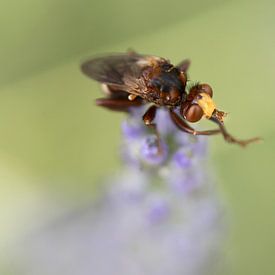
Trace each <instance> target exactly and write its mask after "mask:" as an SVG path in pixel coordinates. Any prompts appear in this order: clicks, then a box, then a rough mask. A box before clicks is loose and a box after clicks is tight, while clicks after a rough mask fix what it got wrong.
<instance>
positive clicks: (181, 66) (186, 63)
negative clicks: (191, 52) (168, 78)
mask: <svg viewBox="0 0 275 275" xmlns="http://www.w3.org/2000/svg"><path fill="white" fill-rule="evenodd" d="M190 64H191V61H190V60H189V59H184V60H182V61H181V62H180V63H179V64H178V65H177V68H178V69H179V70H180V71H181V72H185V73H186V72H187V70H188V68H189V66H190Z"/></svg>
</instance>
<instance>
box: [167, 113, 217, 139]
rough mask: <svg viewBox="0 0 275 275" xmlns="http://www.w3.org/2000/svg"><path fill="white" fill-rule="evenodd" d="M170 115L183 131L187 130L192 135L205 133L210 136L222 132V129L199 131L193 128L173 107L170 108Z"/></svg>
mask: <svg viewBox="0 0 275 275" xmlns="http://www.w3.org/2000/svg"><path fill="white" fill-rule="evenodd" d="M170 116H171V119H172V121H173V122H174V123H175V124H176V126H177V127H178V128H179V129H180V130H182V131H183V132H186V133H188V134H191V135H195V136H196V135H204V136H210V135H216V134H219V133H221V129H214V130H206V131H197V130H195V129H193V128H192V127H191V126H190V125H189V124H188V123H187V122H186V121H185V120H183V119H182V118H181V117H180V116H179V115H178V114H177V113H175V112H174V111H173V110H172V109H170Z"/></svg>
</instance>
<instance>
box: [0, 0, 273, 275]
mask: <svg viewBox="0 0 275 275" xmlns="http://www.w3.org/2000/svg"><path fill="white" fill-rule="evenodd" d="M1 4H2V5H1V10H0V37H1V47H0V60H1V62H0V72H1V73H0V190H1V191H0V209H1V210H0V261H1V259H4V258H5V255H6V253H7V252H8V251H9V248H10V247H11V246H12V244H13V243H14V242H15V241H16V240H19V239H20V238H22V237H23V236H24V235H25V234H26V233H27V232H29V231H30V230H34V229H35V228H39V227H41V225H42V224H46V223H47V221H49V220H51V219H53V218H54V217H55V216H58V215H60V214H61V213H63V212H67V211H69V209H71V208H74V207H77V206H79V205H83V204H85V203H86V202H89V201H91V200H92V199H94V198H95V197H96V196H97V195H98V193H99V192H100V190H101V181H102V180H103V179H104V177H105V175H110V174H111V173H112V171H114V170H115V169H116V168H117V167H118V166H119V162H118V146H119V141H120V122H121V120H122V118H123V115H122V114H114V113H111V112H107V111H105V110H101V109H100V108H96V107H95V106H94V100H95V98H97V97H98V96H100V89H99V87H98V85H97V84H96V83H94V82H92V81H91V80H89V79H87V78H85V77H84V76H83V75H82V74H81V72H80V70H79V64H80V63H81V62H82V61H83V60H85V59H86V58H88V57H89V56H92V55H94V54H99V53H105V52H124V51H125V50H127V49H129V48H132V49H135V50H136V51H139V52H141V53H152V54H155V55H159V56H163V57H168V58H169V59H170V60H171V61H173V62H174V63H177V62H179V61H180V60H181V59H183V58H187V57H188V58H190V59H191V60H192V67H191V69H190V77H191V78H192V79H193V80H200V81H202V82H208V83H211V84H212V86H213V88H214V93H215V100H216V102H217V103H218V105H219V106H220V108H221V109H224V110H226V111H228V112H229V116H228V118H227V120H226V124H227V127H228V129H230V131H231V132H232V133H234V134H235V135H236V136H239V137H243V138H245V137H251V136H255V135H256V136H262V137H263V138H264V141H263V142H262V143H261V144H253V145H251V146H250V147H249V148H247V149H245V150H243V149H241V148H239V147H237V146H233V145H228V144H226V143H225V142H224V141H223V140H222V138H221V137H213V138H211V150H210V151H211V154H212V162H213V165H214V167H215V170H216V173H217V177H218V179H219V181H218V182H219V186H218V188H220V189H221V190H222V192H223V194H224V196H225V197H226V199H227V202H228V205H229V208H230V209H231V218H232V222H231V234H230V238H229V240H228V244H227V255H228V261H229V262H230V266H231V268H230V271H228V272H229V274H235V275H241V274H251V275H253V274H255V275H256V274H265V275H268V274H274V272H275V262H274V251H275V236H274V232H275V215H274V210H275V209H274V205H275V186H274V184H275V165H274V164H275V126H274V123H275V108H274V100H275V87H274V86H275V85H274V75H275V51H274V49H275V16H274V11H275V2H274V1H272V0H270V1H269V0H262V1H245V0H241V1H237V0H232V1H218V0H206V1H202V0H195V1H185V0H184V1H176V0H170V1H156V0H153V1H145V0H139V1H138V0H136V1H126V0H117V1H107V0H102V1H94V0H89V1H88V0H80V1H76V0H66V1H64V0H59V1H54V0H40V1H35V0H25V1H2V3H1ZM207 125H209V124H207ZM211 126H212V125H211ZM0 270H2V272H4V273H2V272H1V274H8V272H10V271H8V267H6V266H5V265H4V264H0ZM10 274H12V273H10Z"/></svg>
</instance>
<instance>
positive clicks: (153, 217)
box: [148, 198, 169, 224]
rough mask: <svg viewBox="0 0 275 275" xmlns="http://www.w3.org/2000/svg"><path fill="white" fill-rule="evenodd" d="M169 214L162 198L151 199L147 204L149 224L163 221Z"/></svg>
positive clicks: (166, 203)
mask: <svg viewBox="0 0 275 275" xmlns="http://www.w3.org/2000/svg"><path fill="white" fill-rule="evenodd" d="M168 214H169V204H168V202H167V201H165V200H164V199H163V198H157V199H153V200H152V201H151V202H150V203H149V211H148V220H149V222H150V223H151V224H156V223H159V222H161V221H163V220H165V219H166V218H167V217H168Z"/></svg>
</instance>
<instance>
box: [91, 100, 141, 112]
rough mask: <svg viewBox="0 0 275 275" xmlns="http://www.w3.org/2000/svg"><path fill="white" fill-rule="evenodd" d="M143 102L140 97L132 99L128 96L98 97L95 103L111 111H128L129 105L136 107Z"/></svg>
mask: <svg viewBox="0 0 275 275" xmlns="http://www.w3.org/2000/svg"><path fill="white" fill-rule="evenodd" d="M142 104H143V101H142V99H140V98H136V99H135V100H133V101H130V100H128V98H98V99H97V100H96V105H98V106H102V107H105V108H107V109H110V110H112V111H121V112H128V110H129V108H130V107H138V106H141V105H142Z"/></svg>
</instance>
